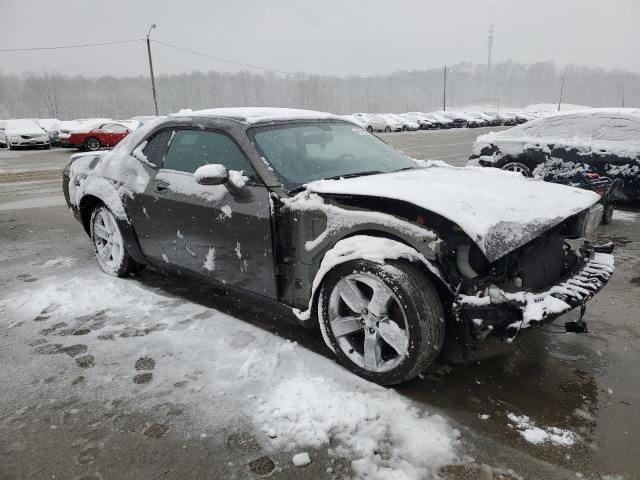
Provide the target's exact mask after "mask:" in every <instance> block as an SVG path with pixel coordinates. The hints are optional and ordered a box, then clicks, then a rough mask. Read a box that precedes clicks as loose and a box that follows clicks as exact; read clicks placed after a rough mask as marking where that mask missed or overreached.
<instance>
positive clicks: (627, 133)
mask: <svg viewBox="0 0 640 480" xmlns="http://www.w3.org/2000/svg"><path fill="white" fill-rule="evenodd" d="M639 134H640V122H637V121H633V120H631V119H628V118H623V117H615V116H605V115H602V116H600V118H598V119H597V120H596V127H595V132H594V135H593V137H594V140H601V141H609V142H635V143H638V140H639V139H638V137H639Z"/></svg>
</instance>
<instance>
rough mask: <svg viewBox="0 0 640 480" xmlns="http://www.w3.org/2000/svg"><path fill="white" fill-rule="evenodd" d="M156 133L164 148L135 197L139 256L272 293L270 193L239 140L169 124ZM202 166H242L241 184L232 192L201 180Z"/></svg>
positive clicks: (274, 294)
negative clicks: (198, 172) (168, 129)
mask: <svg viewBox="0 0 640 480" xmlns="http://www.w3.org/2000/svg"><path fill="white" fill-rule="evenodd" d="M158 135H159V134H158ZM162 135H164V137H163V138H161V139H160V140H158V141H157V142H155V143H158V144H161V143H162V141H163V140H164V141H166V143H167V144H168V145H167V148H166V151H165V153H164V155H163V158H162V159H161V164H160V165H159V166H160V168H159V169H158V171H157V173H156V175H155V176H154V178H152V179H151V181H150V182H149V184H148V185H147V188H146V190H145V192H144V194H143V195H141V196H140V198H139V201H140V202H141V203H140V205H139V207H140V208H139V211H141V212H142V215H141V216H138V219H137V220H139V221H140V224H141V228H140V231H138V228H137V227H136V231H138V235H139V236H146V238H145V239H144V241H141V248H142V249H143V253H144V254H145V255H146V256H147V257H149V258H151V259H152V260H153V261H155V263H157V264H160V265H165V266H167V267H170V268H173V269H176V270H180V271H182V270H187V271H191V272H193V273H197V274H199V275H203V276H206V277H208V278H211V279H214V280H217V281H220V282H223V283H225V284H229V285H232V286H235V287H240V288H243V289H246V290H248V291H250V292H253V293H257V294H260V295H264V296H267V297H270V298H276V290H275V275H274V263H273V252H272V239H271V211H270V210H271V207H270V201H269V200H270V199H269V191H268V189H267V188H266V187H265V186H264V185H263V184H262V183H261V181H260V179H259V178H258V175H257V173H256V172H255V170H254V169H253V166H252V165H251V163H250V162H249V160H248V159H247V157H246V156H245V155H244V153H243V152H242V150H241V149H240V147H239V146H238V144H237V143H236V142H235V141H234V140H233V138H232V137H231V136H230V135H229V134H228V133H227V132H224V131H222V130H202V129H199V128H176V129H174V130H171V132H170V133H167V132H165V133H162ZM149 145H150V144H148V145H147V146H146V147H145V150H146V149H147V147H149ZM145 150H143V154H144V155H146V153H145ZM156 161H157V160H156ZM205 164H222V165H224V166H225V167H227V169H228V170H229V171H232V170H234V171H243V172H244V175H245V176H246V177H247V178H248V181H247V183H246V185H245V186H244V187H243V188H242V189H241V190H240V192H239V193H238V194H235V195H234V194H232V193H231V191H230V189H228V188H227V187H226V186H225V185H200V184H198V183H197V182H196V181H195V178H194V175H193V173H194V172H195V171H196V169H197V168H198V167H200V166H202V165H205Z"/></svg>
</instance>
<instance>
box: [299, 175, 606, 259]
mask: <svg viewBox="0 0 640 480" xmlns="http://www.w3.org/2000/svg"><path fill="white" fill-rule="evenodd" d="M306 187H307V189H308V190H310V191H312V192H315V193H318V194H352V195H367V196H376V197H383V198H389V199H395V200H401V201H405V202H409V203H412V204H414V205H416V206H418V207H420V208H424V209H426V210H430V211H432V212H434V213H437V214H439V215H442V216H443V217H445V218H447V219H449V220H450V221H452V222H454V223H455V224H457V225H458V226H459V227H460V228H461V229H462V230H464V232H465V233H466V234H467V235H469V237H471V239H472V240H473V241H474V242H475V243H476V244H477V245H478V247H479V248H480V250H482V252H483V253H484V254H485V255H486V257H487V259H488V260H489V261H491V262H492V261H494V260H497V259H498V258H500V257H502V256H504V255H506V254H507V253H509V252H511V251H513V250H515V249H516V248H518V247H520V246H522V245H524V244H525V243H527V242H529V241H531V240H533V239H534V238H536V237H537V236H539V235H540V234H541V233H543V232H545V231H547V230H549V229H550V228H552V227H554V226H556V225H558V224H559V223H561V222H562V221H563V220H565V219H566V218H568V217H570V216H571V215H574V214H576V213H578V212H581V211H583V210H585V209H587V208H589V207H590V206H591V205H593V204H594V203H596V202H597V201H598V199H599V198H600V197H599V196H598V195H597V194H596V193H593V192H590V191H586V190H580V189H577V188H572V187H566V186H563V185H557V184H553V183H547V182H542V181H539V180H534V179H528V178H524V177H522V176H521V175H519V174H514V173H511V172H504V171H502V170H495V169H488V168H476V167H463V168H459V167H451V166H449V165H446V164H443V163H438V164H436V163H427V168H422V169H415V170H405V171H402V172H395V173H387V174H381V175H370V176H363V177H356V178H347V179H340V180H319V181H316V182H312V183H309V184H307V185H306Z"/></svg>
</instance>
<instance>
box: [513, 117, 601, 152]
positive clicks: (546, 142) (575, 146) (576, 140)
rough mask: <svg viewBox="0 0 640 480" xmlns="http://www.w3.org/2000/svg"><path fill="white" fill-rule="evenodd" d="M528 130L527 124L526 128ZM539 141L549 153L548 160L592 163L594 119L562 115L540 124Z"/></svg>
mask: <svg viewBox="0 0 640 480" xmlns="http://www.w3.org/2000/svg"><path fill="white" fill-rule="evenodd" d="M521 128H526V124H525V126H524V127H521ZM536 128H537V134H536V137H537V140H538V141H539V143H540V144H542V145H543V146H546V147H547V148H548V149H549V151H548V153H547V152H545V154H546V158H549V157H551V158H557V159H560V160H562V161H563V162H565V163H566V162H573V163H587V164H589V163H590V162H591V141H592V137H593V117H592V116H591V115H588V114H573V115H560V116H557V117H550V118H547V119H545V120H544V121H543V122H541V123H539V124H538V126H537V127H536Z"/></svg>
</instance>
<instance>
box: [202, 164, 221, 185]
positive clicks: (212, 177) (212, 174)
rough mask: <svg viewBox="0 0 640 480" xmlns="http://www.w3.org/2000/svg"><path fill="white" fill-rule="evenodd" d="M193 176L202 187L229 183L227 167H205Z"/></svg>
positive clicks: (214, 165)
mask: <svg viewBox="0 0 640 480" xmlns="http://www.w3.org/2000/svg"><path fill="white" fill-rule="evenodd" d="M193 176H194V177H195V179H196V182H197V183H199V184H200V185H222V184H223V183H227V182H228V181H229V172H228V171H227V167H225V166H224V165H220V164H213V165H203V166H202V167H199V168H198V169H197V170H196V171H195V173H194V174H193Z"/></svg>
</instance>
